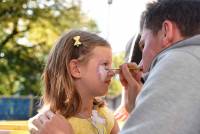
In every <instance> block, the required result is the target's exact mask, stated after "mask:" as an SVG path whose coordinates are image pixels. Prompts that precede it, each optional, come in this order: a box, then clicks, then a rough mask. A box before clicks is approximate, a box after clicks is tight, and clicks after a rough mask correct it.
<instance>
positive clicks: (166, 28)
mask: <svg viewBox="0 0 200 134" xmlns="http://www.w3.org/2000/svg"><path fill="white" fill-rule="evenodd" d="M174 25H175V24H174V23H173V22H172V21H169V20H165V21H164V22H163V24H162V34H163V35H162V40H163V47H164V48H166V47H169V46H170V45H171V44H172V42H173V38H174Z"/></svg>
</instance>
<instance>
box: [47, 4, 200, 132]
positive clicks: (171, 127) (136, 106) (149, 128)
mask: <svg viewBox="0 0 200 134" xmlns="http://www.w3.org/2000/svg"><path fill="white" fill-rule="evenodd" d="M144 19H145V21H144V26H143V29H142V33H141V34H142V35H141V40H140V45H141V48H143V50H142V51H143V54H142V62H141V65H142V68H143V71H144V73H145V83H144V85H142V84H141V82H140V81H139V80H140V79H139V78H135V77H132V76H136V75H135V73H134V72H133V74H134V75H132V74H131V73H130V71H129V69H128V66H129V67H130V66H136V65H135V64H123V65H122V66H121V69H122V74H121V82H122V84H123V85H124V87H125V94H126V104H127V106H126V107H127V108H128V111H130V110H131V109H133V111H132V112H131V113H130V116H129V119H128V120H127V122H126V124H125V126H124V128H123V129H122V131H121V134H199V133H200V127H199V126H200V114H199V112H200V84H199V83H200V78H199V75H198V74H199V73H200V1H199V0H160V1H158V2H153V3H151V4H149V5H148V7H147V10H146V11H145V12H144ZM136 74H137V72H136ZM136 97H137V99H136ZM135 100H136V101H135ZM49 117H50V116H49ZM57 118H59V116H54V117H52V120H55V119H57ZM59 119H61V118H59ZM59 121H60V123H59V122H58V123H56V121H54V122H53V121H52V122H50V121H49V122H50V123H49V124H50V126H51V127H53V126H54V125H51V124H53V123H54V124H55V126H56V125H57V126H61V125H59V124H63V123H61V122H62V120H59ZM49 124H48V125H49ZM48 125H47V126H48ZM55 126H54V128H57V127H55ZM43 128H45V127H43ZM62 129H63V132H64V128H63V127H62V128H59V130H60V131H61V130H62ZM54 130H55V129H54ZM65 130H67V129H65ZM68 130H69V129H68ZM65 134H67V131H66V133H65Z"/></svg>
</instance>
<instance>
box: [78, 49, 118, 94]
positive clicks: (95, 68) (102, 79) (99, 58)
mask: <svg viewBox="0 0 200 134" xmlns="http://www.w3.org/2000/svg"><path fill="white" fill-rule="evenodd" d="M91 53H92V55H91V56H90V57H89V60H88V62H87V63H86V64H84V65H82V66H81V79H80V81H81V86H82V89H83V90H84V91H85V92H87V93H88V94H90V95H91V96H94V97H95V96H102V95H104V94H105V93H107V91H108V86H109V84H110V81H111V78H112V76H113V75H114V73H112V72H110V71H109V72H108V70H107V69H109V68H111V63H112V50H111V48H108V47H102V46H97V47H95V48H94V49H93V50H92V52H91Z"/></svg>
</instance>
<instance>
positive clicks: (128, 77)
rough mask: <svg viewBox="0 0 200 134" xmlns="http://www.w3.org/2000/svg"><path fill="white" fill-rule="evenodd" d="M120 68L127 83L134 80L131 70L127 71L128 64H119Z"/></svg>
mask: <svg viewBox="0 0 200 134" xmlns="http://www.w3.org/2000/svg"><path fill="white" fill-rule="evenodd" d="M129 66H130V65H129ZM121 68H122V72H123V74H124V78H125V79H126V81H127V82H128V83H132V82H135V79H134V78H133V76H132V74H131V72H130V71H129V68H128V65H127V64H124V65H122V66H121Z"/></svg>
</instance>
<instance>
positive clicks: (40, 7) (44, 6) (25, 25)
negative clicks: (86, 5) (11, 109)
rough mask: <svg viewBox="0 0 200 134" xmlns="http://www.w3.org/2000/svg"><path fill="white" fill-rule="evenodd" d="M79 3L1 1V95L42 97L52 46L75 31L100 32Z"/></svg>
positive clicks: (73, 1) (60, 0)
mask: <svg viewBox="0 0 200 134" xmlns="http://www.w3.org/2000/svg"><path fill="white" fill-rule="evenodd" d="M80 5H81V2H80V1H78V0H67V1H66V0H44V1H36V0H17V1H16V0H1V2H0V76H1V77H0V94H4V95H14V94H19V95H28V94H32V95H40V94H41V87H42V86H41V72H42V69H43V67H44V61H45V58H46V57H47V53H48V52H49V49H50V48H51V46H52V44H54V42H55V41H56V39H57V38H58V36H60V34H61V33H63V32H64V31H66V30H69V29H71V28H79V29H80V28H84V29H88V30H90V31H98V29H97V26H96V24H95V22H94V21H93V20H91V19H89V18H88V17H87V16H86V15H85V14H84V13H83V12H82V11H81V8H80Z"/></svg>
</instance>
